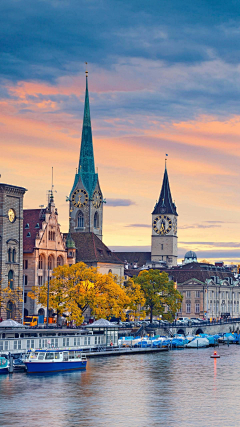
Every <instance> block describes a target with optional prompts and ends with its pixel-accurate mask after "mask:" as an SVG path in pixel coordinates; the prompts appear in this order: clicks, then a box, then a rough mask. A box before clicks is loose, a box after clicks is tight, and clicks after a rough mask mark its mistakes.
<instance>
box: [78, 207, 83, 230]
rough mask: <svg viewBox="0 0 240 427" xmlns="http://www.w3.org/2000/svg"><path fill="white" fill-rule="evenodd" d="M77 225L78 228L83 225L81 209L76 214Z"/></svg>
mask: <svg viewBox="0 0 240 427" xmlns="http://www.w3.org/2000/svg"><path fill="white" fill-rule="evenodd" d="M78 227H79V228H83V227H84V215H83V213H82V211H80V212H79V214H78Z"/></svg>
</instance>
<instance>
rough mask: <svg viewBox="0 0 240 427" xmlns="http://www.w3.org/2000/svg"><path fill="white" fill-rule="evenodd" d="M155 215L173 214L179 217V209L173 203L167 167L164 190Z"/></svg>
mask: <svg viewBox="0 0 240 427" xmlns="http://www.w3.org/2000/svg"><path fill="white" fill-rule="evenodd" d="M153 214H173V215H177V209H176V206H175V204H174V203H173V201H172V195H171V190H170V185H169V180H168V173H167V168H166V167H165V171H164V176H163V183H162V189H161V193H160V196H159V200H158V202H157V204H156V206H155V207H154V210H153Z"/></svg>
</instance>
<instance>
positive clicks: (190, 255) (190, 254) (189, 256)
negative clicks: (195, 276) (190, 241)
mask: <svg viewBox="0 0 240 427" xmlns="http://www.w3.org/2000/svg"><path fill="white" fill-rule="evenodd" d="M184 258H185V259H187V258H196V259H197V254H196V252H193V251H188V252H186V253H185V256H184Z"/></svg>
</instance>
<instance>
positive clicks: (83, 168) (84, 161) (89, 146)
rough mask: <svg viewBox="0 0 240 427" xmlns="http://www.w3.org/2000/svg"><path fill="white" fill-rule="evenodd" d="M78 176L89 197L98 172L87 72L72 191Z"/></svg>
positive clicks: (93, 188) (94, 185)
mask: <svg viewBox="0 0 240 427" xmlns="http://www.w3.org/2000/svg"><path fill="white" fill-rule="evenodd" d="M79 178H81V180H82V183H83V185H84V187H85V189H86V190H87V192H88V196H89V198H91V197H92V194H93V192H94V190H95V187H96V184H97V180H98V174H97V173H95V164H94V154H93V141H92V127H91V118H90V106H89V95H88V76H87V72H86V92H85V105H84V115H83V128H82V141H81V151H80V159H79V166H78V172H77V173H76V176H75V181H74V184H73V189H72V191H73V190H74V188H75V185H76V184H77V182H78V180H79Z"/></svg>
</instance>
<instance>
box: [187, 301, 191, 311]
mask: <svg viewBox="0 0 240 427" xmlns="http://www.w3.org/2000/svg"><path fill="white" fill-rule="evenodd" d="M186 313H191V303H190V302H188V303H187V304H186Z"/></svg>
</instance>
